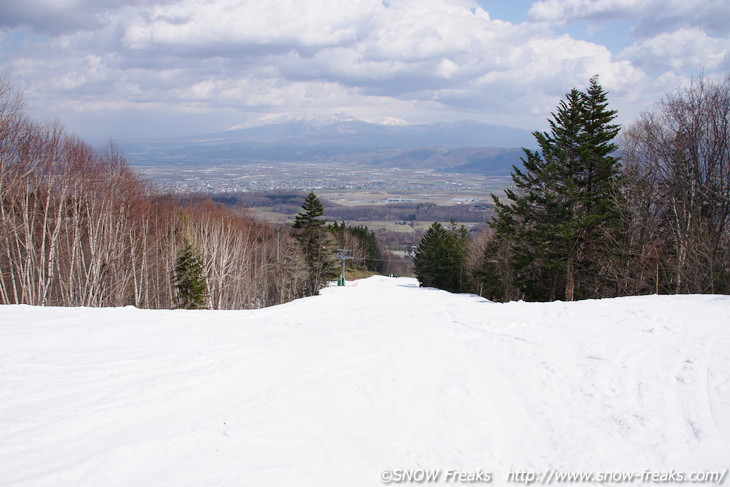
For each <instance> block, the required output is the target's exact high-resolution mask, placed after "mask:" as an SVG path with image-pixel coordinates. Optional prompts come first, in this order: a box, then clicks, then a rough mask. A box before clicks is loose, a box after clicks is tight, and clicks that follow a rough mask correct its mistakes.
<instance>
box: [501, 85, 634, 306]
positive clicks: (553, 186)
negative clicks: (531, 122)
mask: <svg viewBox="0 0 730 487" xmlns="http://www.w3.org/2000/svg"><path fill="white" fill-rule="evenodd" d="M607 106H608V104H607V101H606V93H605V92H604V91H603V88H602V87H601V86H600V84H599V83H598V78H597V77H595V76H594V77H593V78H591V80H590V83H589V88H588V90H587V91H586V92H581V91H579V90H577V89H573V90H571V91H570V92H568V94H567V95H566V97H565V100H562V101H561V102H560V103H559V104H558V107H557V110H556V112H555V113H553V114H552V119H551V120H548V122H549V125H550V131H549V132H534V133H533V136H534V137H535V140H536V141H537V144H538V146H539V148H540V150H539V151H530V150H527V149H523V150H524V153H525V156H524V158H523V159H522V162H523V166H524V168H523V169H520V168H517V167H514V168H513V172H512V180H513V181H514V184H515V187H516V190H515V191H513V190H507V191H506V196H507V200H508V202H506V203H505V202H502V201H500V200H499V199H498V198H497V197H496V196H494V195H492V197H493V199H494V202H495V210H496V217H495V218H494V220H493V221H492V222H490V225H491V226H492V227H493V228H494V229H495V231H496V234H497V236H498V238H499V239H502V240H503V241H508V242H510V249H511V259H510V265H511V266H512V268H513V271H514V279H515V284H516V285H517V286H518V287H519V288H520V289H521V290H522V292H523V294H524V297H525V299H528V300H535V301H544V300H554V299H560V298H563V299H565V300H568V301H572V300H573V299H576V298H587V297H594V296H597V295H603V294H607V293H608V294H610V292H611V291H610V287H611V284H610V283H608V282H603V281H602V279H601V268H600V266H601V262H602V259H604V258H605V257H606V252H608V251H609V246H608V244H607V242H611V241H612V240H614V239H615V238H614V234H615V233H616V232H620V225H621V222H620V215H619V212H618V209H617V208H618V205H617V199H616V198H617V197H618V191H617V189H618V186H617V185H618V182H619V169H620V166H619V163H618V159H617V158H616V157H614V156H612V153H613V152H614V151H615V150H616V145H615V144H614V143H613V140H614V138H615V137H616V135H617V134H618V132H619V126H618V125H614V124H612V123H611V122H612V120H613V119H614V118H615V117H616V112H615V111H613V110H608V108H607Z"/></svg>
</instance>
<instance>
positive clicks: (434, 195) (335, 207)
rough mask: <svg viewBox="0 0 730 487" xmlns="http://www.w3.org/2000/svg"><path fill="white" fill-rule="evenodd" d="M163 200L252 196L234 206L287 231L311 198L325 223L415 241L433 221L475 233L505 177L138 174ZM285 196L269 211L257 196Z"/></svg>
mask: <svg viewBox="0 0 730 487" xmlns="http://www.w3.org/2000/svg"><path fill="white" fill-rule="evenodd" d="M135 169H136V170H137V171H138V172H139V173H140V174H142V176H143V177H145V178H146V179H147V180H149V181H150V182H152V183H153V184H154V185H155V186H157V187H158V188H159V189H160V190H162V191H164V192H169V193H178V194H180V193H213V194H216V195H219V196H220V198H221V199H223V200H224V199H227V198H228V197H226V196H224V195H250V197H249V196H243V197H241V198H239V199H238V200H237V204H241V205H243V206H248V207H250V208H251V210H252V212H253V213H254V215H256V216H257V217H259V218H261V219H264V220H266V221H269V222H272V223H277V224H290V223H291V222H292V221H293V220H294V216H295V215H296V213H297V211H298V207H299V205H300V204H301V198H302V196H303V195H304V194H306V193H307V192H309V191H314V192H315V193H316V194H317V195H318V196H319V197H320V198H321V199H322V200H323V201H324V203H325V217H326V218H327V219H329V220H333V221H334V220H337V221H346V222H347V223H348V224H351V225H367V226H368V228H370V229H372V230H374V231H376V232H395V233H413V234H414V238H418V236H420V234H421V232H423V231H424V230H425V229H426V228H427V227H428V226H429V225H430V224H431V223H433V221H441V222H444V223H445V222H448V221H449V220H450V219H451V218H454V219H455V220H456V221H458V222H459V223H463V224H464V225H467V226H468V227H469V228H478V227H479V226H481V225H483V224H484V222H485V221H486V220H487V219H488V218H489V216H490V207H491V194H492V193H494V194H497V195H501V194H502V192H503V190H504V188H505V187H507V186H509V185H510V183H511V180H510V178H509V177H506V176H483V175H477V174H466V173H445V172H439V171H436V170H433V169H418V170H412V169H402V168H379V167H366V166H361V165H358V164H350V163H342V164H339V163H338V164H335V163H326V164H325V163H317V162H312V163H300V162H296V163H295V162H291V163H277V164H271V163H266V164H264V163H261V164H224V165H219V166H206V167H198V166H194V165H190V164H189V163H186V164H172V165H165V166H143V165H140V166H136V167H135ZM269 194H271V195H290V196H291V198H289V199H288V200H286V201H275V202H273V203H269V202H267V201H262V200H261V199H259V198H258V196H260V195H269Z"/></svg>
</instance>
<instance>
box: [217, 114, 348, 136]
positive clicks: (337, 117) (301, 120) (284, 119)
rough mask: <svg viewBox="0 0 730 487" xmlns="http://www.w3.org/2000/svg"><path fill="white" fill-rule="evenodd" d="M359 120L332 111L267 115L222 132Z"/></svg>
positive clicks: (321, 125) (317, 126) (321, 124)
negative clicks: (327, 112) (291, 124)
mask: <svg viewBox="0 0 730 487" xmlns="http://www.w3.org/2000/svg"><path fill="white" fill-rule="evenodd" d="M356 121H360V120H358V119H357V118H355V117H353V116H351V115H348V114H346V113H333V114H318V113H309V114H296V115H295V114H280V115H267V116H265V117H262V118H259V119H256V120H253V121H251V122H248V123H244V124H241V125H235V126H233V127H230V128H227V129H226V130H225V131H224V132H229V131H233V130H245V129H251V128H256V127H265V126H267V125H279V124H283V123H290V122H291V123H295V124H298V125H301V126H309V127H312V128H313V129H321V128H322V127H327V126H329V125H333V124H336V123H343V122H356Z"/></svg>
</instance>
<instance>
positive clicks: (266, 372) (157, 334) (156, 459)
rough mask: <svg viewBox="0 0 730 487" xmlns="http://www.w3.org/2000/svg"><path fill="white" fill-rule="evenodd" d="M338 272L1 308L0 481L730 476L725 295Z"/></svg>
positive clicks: (309, 482)
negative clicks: (124, 301)
mask: <svg viewBox="0 0 730 487" xmlns="http://www.w3.org/2000/svg"><path fill="white" fill-rule="evenodd" d="M354 284H356V285H355V286H352V287H344V288H329V289H326V290H324V291H323V295H322V296H316V297H311V298H307V299H302V300H298V301H296V302H293V303H289V304H286V305H282V306H277V307H274V308H269V309H264V310H257V311H235V312H234V311H219V312H214V311H144V310H137V309H134V308H121V309H80V308H75V309H59V308H32V307H26V306H4V307H0V484H2V485H3V486H6V487H9V486H19V485H23V486H54V487H56V486H74V487H81V486H95V487H96V486H104V487H112V486H125V487H126V486H155V487H159V486H176V487H179V486H236V487H239V486H298V487H301V486H318V487H319V486H335V487H339V486H343V487H349V486H377V485H383V484H382V483H381V480H380V476H381V472H382V471H383V470H384V469H393V470H394V471H395V472H394V473H397V471H398V470H399V469H418V468H423V469H433V470H437V469H441V470H443V471H446V470H448V469H452V470H459V471H464V472H472V471H474V472H475V471H478V470H481V471H482V472H489V473H491V475H492V477H493V482H492V485H505V484H507V480H508V476H509V475H510V472H514V471H518V470H523V471H535V472H542V471H544V470H545V469H547V468H556V469H559V470H560V471H561V472H562V471H566V472H606V471H610V472H622V471H626V472H643V471H645V470H647V469H649V470H653V471H658V472H661V471H670V470H671V469H673V470H675V471H686V472H692V471H698V470H703V471H704V470H722V469H724V468H726V467H730V351H729V350H730V297H727V296H671V297H667V296H659V297H657V296H653V297H638V298H624V299H613V300H601V301H584V302H577V303H559V302H558V303H549V304H529V303H509V304H494V303H489V302H487V301H485V300H483V299H481V298H478V297H474V296H467V295H453V294H449V293H446V292H443V291H438V290H434V289H419V288H418V287H417V283H416V282H415V281H414V280H412V279H405V278H400V279H389V278H384V277H374V278H370V279H367V280H363V281H358V282H356V283H354ZM512 479H513V480H514V477H513V478H512ZM439 484H440V485H451V484H453V485H463V484H460V483H458V482H447V481H446V480H445V479H444V478H443V477H441V480H440V482H439ZM624 485H627V484H626V483H625V484H624ZM632 485H635V484H632Z"/></svg>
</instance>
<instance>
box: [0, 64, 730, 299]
mask: <svg viewBox="0 0 730 487" xmlns="http://www.w3.org/2000/svg"><path fill="white" fill-rule="evenodd" d="M616 116H617V113H616V111H615V110H612V109H611V108H610V103H609V100H608V93H606V92H605V91H604V90H603V87H602V86H601V85H600V84H599V82H598V78H597V77H594V78H592V79H591V80H590V81H589V85H588V88H587V89H586V90H585V91H580V90H578V89H572V90H571V91H569V92H568V93H567V94H566V95H565V98H564V99H563V100H562V101H561V102H560V104H559V105H558V107H557V108H556V110H555V112H554V113H553V114H552V116H551V118H550V119H549V120H548V122H549V127H550V129H549V130H548V131H546V132H534V134H533V135H534V137H535V139H536V141H537V143H538V146H539V150H536V151H531V150H528V149H524V150H523V152H524V153H523V158H522V165H521V166H520V167H517V166H515V167H514V168H513V172H512V179H513V183H514V186H513V188H511V189H509V190H507V192H506V197H497V196H494V197H493V203H492V205H493V207H492V209H493V211H494V216H493V218H491V219H490V220H489V221H488V222H487V223H488V226H487V228H486V229H485V230H483V231H481V232H467V231H466V229H465V228H464V227H463V226H461V225H458V223H459V222H460V221H474V219H478V220H482V221H483V220H484V219H485V218H486V213H485V211H484V210H485V208H471V207H468V206H466V205H464V206H461V207H438V206H435V205H423V204H421V205H407V204H404V205H389V206H387V207H386V206H379V207H375V206H373V207H367V208H360V207H354V208H346V207H338V206H336V205H331V206H330V207H328V208H327V212H326V215H327V218H330V219H331V220H334V221H343V220H357V219H358V218H360V217H362V218H365V217H367V218H368V219H375V218H378V219H393V220H406V221H407V220H414V219H418V220H424V219H432V220H434V221H441V222H443V221H447V220H451V225H449V226H448V227H444V226H442V225H441V224H439V223H434V225H433V226H432V228H431V229H429V231H427V232H426V234H425V235H424V236H423V239H422V240H421V244H420V245H419V247H418V249H417V250H416V252H415V259H414V262H413V264H414V270H415V274H416V276H417V277H418V278H419V281H420V282H421V284H422V285H428V286H434V287H441V288H444V289H448V290H450V291H453V292H473V293H477V294H479V295H482V296H484V297H487V298H489V299H492V300H497V301H509V300H516V299H524V300H531V301H551V300H559V299H561V300H567V301H572V300H576V299H590V298H603V297H613V296H627V295H637V294H686V293H730V227H729V226H728V220H729V219H730V78H726V79H724V80H711V79H706V78H702V77H700V78H699V79H696V80H694V81H693V82H692V84H691V85H689V86H687V87H684V88H681V89H677V90H675V91H674V92H671V93H668V94H666V95H665V96H664V98H663V99H662V100H661V102H659V103H658V104H656V105H655V106H654V107H651V108H650V109H649V110H648V111H646V112H645V113H644V114H643V115H642V116H641V117H640V118H639V119H638V120H636V121H635V122H634V123H633V124H631V125H630V126H629V127H627V128H623V129H622V128H621V127H619V126H618V125H617V124H615V123H614V120H615V118H616ZM0 203H1V204H0V303H2V304H32V305H44V306H49V305H50V306H125V305H133V306H136V307H140V308H175V307H194V308H207V309H244V308H260V307H265V306H271V305H274V304H279V303H283V302H287V301H290V300H292V299H295V298H298V297H302V296H308V295H312V294H317V293H318V289H319V287H321V286H324V285H326V284H327V282H328V281H331V280H333V279H336V278H337V275H338V273H337V262H336V252H337V250H336V249H343V248H344V249H348V250H349V251H350V252H351V253H349V254H348V256H347V257H348V259H347V260H348V265H349V266H350V268H360V269H366V270H368V271H370V272H381V273H388V272H396V273H400V274H404V273H407V272H409V270H408V268H407V263H406V262H404V259H402V258H400V259H399V258H396V257H394V256H393V255H391V254H389V253H388V252H386V251H385V249H384V247H383V245H382V243H381V242H378V240H377V238H376V237H375V234H373V232H371V231H369V230H368V229H367V227H364V226H359V227H355V228H350V227H347V226H345V225H344V223H343V224H339V223H335V224H329V225H328V224H326V221H325V220H324V218H322V215H323V214H325V210H324V207H323V206H322V203H321V202H320V201H319V200H318V198H317V197H316V195H314V194H313V193H311V194H310V195H309V196H307V197H306V199H305V201H304V205H303V206H302V208H299V205H301V204H302V195H293V194H281V195H253V196H252V195H248V196H244V195H239V194H233V195H183V196H180V195H177V196H172V195H165V194H160V193H159V192H157V191H156V190H155V188H153V187H151V186H150V185H149V184H147V183H145V182H144V181H143V180H142V179H141V178H140V177H139V176H138V175H137V174H135V173H134V172H133V171H132V170H131V169H130V168H129V166H128V165H127V163H126V160H125V156H124V154H123V153H122V151H121V150H120V149H119V148H118V147H117V146H116V145H115V144H114V143H112V142H110V143H109V144H107V145H106V146H105V147H102V148H94V147H92V146H90V145H89V144H88V143H86V142H84V141H83V140H81V139H79V138H78V137H76V136H74V135H73V134H69V133H67V132H66V130H65V129H64V127H63V126H62V125H61V124H60V123H58V122H53V123H39V122H36V121H34V120H31V119H30V118H29V117H28V116H27V115H26V112H25V107H24V101H23V97H22V95H21V94H19V93H17V92H16V91H14V90H13V89H12V87H11V86H10V85H9V84H7V83H5V82H0ZM246 205H248V206H256V205H266V206H274V207H276V206H277V205H278V207H280V208H281V209H286V211H287V212H291V211H292V210H300V211H301V213H300V214H299V216H298V217H297V223H295V225H294V227H292V226H288V225H273V224H270V223H266V222H262V221H258V220H256V219H254V218H253V217H252V216H251V214H250V213H249V211H248V210H247V209H246V207H245V206H246ZM453 211H457V212H459V213H458V214H453ZM449 212H452V213H449ZM323 249H324V252H322V251H323ZM315 254H317V255H315ZM193 288H194V289H195V296H194V297H193V298H192V299H191V298H189V297H187V298H186V297H185V296H187V295H186V294H185V293H190V291H191V290H192V289H193Z"/></svg>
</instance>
